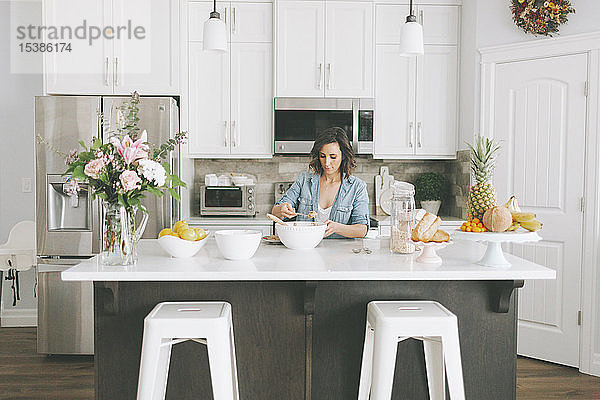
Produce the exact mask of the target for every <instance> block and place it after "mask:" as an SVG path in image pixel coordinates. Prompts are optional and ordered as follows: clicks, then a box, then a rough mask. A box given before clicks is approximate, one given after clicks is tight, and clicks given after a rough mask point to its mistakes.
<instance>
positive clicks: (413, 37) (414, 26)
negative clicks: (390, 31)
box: [400, 0, 424, 56]
mask: <svg viewBox="0 0 600 400" xmlns="http://www.w3.org/2000/svg"><path fill="white" fill-rule="evenodd" d="M400 52H401V53H402V54H404V55H407V56H412V55H418V54H423V52H424V51H423V27H422V26H421V24H419V23H418V22H417V17H415V15H414V13H413V2H412V0H410V15H409V16H408V17H406V23H405V24H404V25H403V26H402V30H401V31H400Z"/></svg>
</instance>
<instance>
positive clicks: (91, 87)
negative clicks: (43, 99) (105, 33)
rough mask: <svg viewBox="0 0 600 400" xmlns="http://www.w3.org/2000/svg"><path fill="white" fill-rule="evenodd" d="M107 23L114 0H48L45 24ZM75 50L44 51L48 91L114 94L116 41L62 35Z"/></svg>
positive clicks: (78, 24)
mask: <svg viewBox="0 0 600 400" xmlns="http://www.w3.org/2000/svg"><path fill="white" fill-rule="evenodd" d="M83 17H85V19H86V21H87V24H88V25H95V26H106V25H110V24H111V22H112V7H111V3H110V2H104V1H95V2H89V1H81V0H45V2H44V20H45V22H44V24H45V25H47V26H68V27H72V28H76V27H77V26H81V25H82V18H83ZM60 42H64V43H70V49H71V51H68V50H66V51H62V52H52V53H48V52H46V53H44V81H45V85H46V90H47V92H48V93H60V94H112V89H113V87H112V63H113V57H112V55H113V49H112V41H108V40H102V39H98V40H94V41H92V43H91V45H90V44H89V42H88V40H85V39H76V38H73V39H68V38H65V39H61V40H60Z"/></svg>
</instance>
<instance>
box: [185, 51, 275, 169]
mask: <svg viewBox="0 0 600 400" xmlns="http://www.w3.org/2000/svg"><path fill="white" fill-rule="evenodd" d="M229 46H230V47H229V51H228V52H227V53H225V54H215V53H212V52H204V51H203V49H202V42H193V43H190V44H189V65H190V72H189V90H188V93H189V104H188V114H189V116H188V117H189V129H188V134H189V140H188V152H189V156H191V157H215V156H218V157H225V158H226V157H237V158H242V157H249V158H253V157H259V158H260V157H270V156H271V155H272V133H271V132H272V108H273V89H272V86H273V85H272V76H273V74H272V64H273V60H272V56H271V52H272V50H271V47H272V45H271V43H230V44H229Z"/></svg>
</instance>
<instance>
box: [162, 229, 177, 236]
mask: <svg viewBox="0 0 600 400" xmlns="http://www.w3.org/2000/svg"><path fill="white" fill-rule="evenodd" d="M165 235H170V236H177V234H176V233H175V232H173V230H172V229H171V228H165V229H163V230H162V231H160V233H159V234H158V237H163V236H165Z"/></svg>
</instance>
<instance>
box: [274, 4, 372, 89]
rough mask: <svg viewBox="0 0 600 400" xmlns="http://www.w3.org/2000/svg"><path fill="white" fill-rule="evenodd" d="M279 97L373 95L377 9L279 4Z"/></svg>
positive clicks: (367, 6)
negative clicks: (374, 11)
mask: <svg viewBox="0 0 600 400" xmlns="http://www.w3.org/2000/svg"><path fill="white" fill-rule="evenodd" d="M275 31H276V38H277V40H276V42H277V54H276V92H277V96H279V97H324V96H325V97H369V96H372V95H373V5H372V4H371V3H363V2H344V1H339V2H337V1H335V2H323V1H281V2H278V3H277V18H276V29H275Z"/></svg>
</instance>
